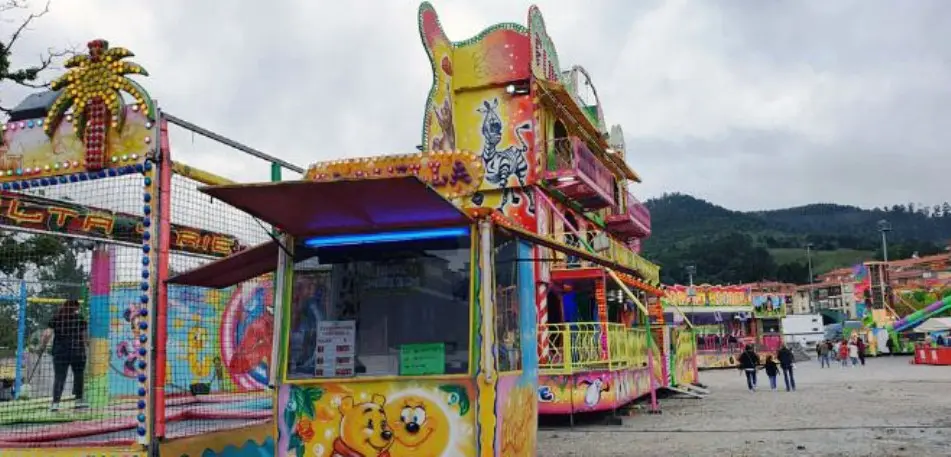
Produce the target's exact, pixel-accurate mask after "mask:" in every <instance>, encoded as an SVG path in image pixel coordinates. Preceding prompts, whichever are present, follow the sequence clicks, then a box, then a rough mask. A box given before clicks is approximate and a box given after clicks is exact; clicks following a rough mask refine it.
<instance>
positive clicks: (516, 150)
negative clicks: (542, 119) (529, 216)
mask: <svg viewBox="0 0 951 457" xmlns="http://www.w3.org/2000/svg"><path fill="white" fill-rule="evenodd" d="M498 108H499V99H498V98H496V99H493V100H492V102H491V103H489V101H487V100H485V101H483V102H482V106H480V107H479V108H476V110H477V111H478V112H479V113H481V114H482V162H483V165H484V166H485V179H486V181H488V182H489V183H491V184H494V185H496V186H499V187H500V188H502V202H501V203H500V204H499V207H498V209H499V210H503V209H505V205H507V204H508V203H509V199H511V202H512V204H515V205H518V204H519V202H520V201H521V198H522V197H520V196H519V195H518V194H517V193H516V191H515V190H514V189H512V188H511V187H509V182H510V180H511V179H512V177H515V179H516V180H517V181H518V185H519V186H521V187H524V186H525V182H526V180H527V179H528V159H527V158H526V154H527V153H528V143H527V142H526V141H525V133H526V132H531V131H532V124H531V122H524V123H522V124H520V125H518V126H516V127H515V137H516V138H517V139H518V145H517V146H516V145H513V146H509V147H507V148H505V149H501V150H500V149H499V143H501V142H502V128H503V123H502V118H501V117H499V113H498ZM523 195H524V196H525V197H527V198H528V212H529V213H534V212H535V197H534V195H532V193H531V192H530V191H525V192H523ZM483 199H484V196H483V195H482V193H481V192H479V193H476V194H475V195H474V196H473V197H472V201H473V203H475V204H477V205H481V204H482V200H483Z"/></svg>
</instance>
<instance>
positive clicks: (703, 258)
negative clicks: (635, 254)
mask: <svg viewBox="0 0 951 457" xmlns="http://www.w3.org/2000/svg"><path fill="white" fill-rule="evenodd" d="M646 205H647V207H648V209H650V212H651V219H652V226H653V235H652V237H651V238H650V239H648V240H647V241H646V242H645V243H644V255H645V256H646V257H647V258H649V259H651V260H653V261H655V262H657V263H659V264H660V265H661V267H662V268H663V269H662V276H663V280H664V281H665V282H681V283H683V282H686V281H687V274H686V268H685V267H686V266H687V265H693V266H695V267H696V269H697V274H696V276H695V278H694V281H695V282H711V283H739V282H752V281H761V280H779V281H786V282H795V283H805V282H807V281H808V277H809V274H808V267H807V261H806V250H805V246H806V245H807V244H811V245H812V252H813V253H812V255H813V257H812V260H813V272H814V274H821V273H824V272H827V271H829V270H832V269H835V268H840V267H846V266H851V265H854V264H856V263H859V262H862V261H865V260H871V259H875V258H881V252H880V251H881V234H880V232H879V231H878V226H877V222H878V221H879V220H882V219H885V220H887V221H888V222H889V223H890V224H891V227H892V231H891V232H889V234H888V237H889V246H888V251H889V258H893V259H894V258H906V257H910V256H911V255H912V254H913V253H914V252H918V253H919V254H920V255H927V254H933V253H936V252H941V251H942V250H944V249H945V247H946V246H947V245H948V239H951V205H948V204H947V203H945V204H943V205H935V206H932V207H926V208H915V207H914V205H893V206H892V207H888V208H885V207H883V208H876V209H870V210H869V209H862V208H857V207H854V206H844V205H835V204H814V205H806V206H801V207H796V208H788V209H778V210H769V211H755V212H742V211H733V210H730V209H727V208H723V207H721V206H717V205H714V204H712V203H710V202H707V201H705V200H701V199H698V198H695V197H692V196H689V195H684V194H667V195H664V196H663V197H661V198H656V199H651V200H648V201H647V202H646Z"/></svg>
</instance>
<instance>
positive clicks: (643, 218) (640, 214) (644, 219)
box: [609, 191, 651, 233]
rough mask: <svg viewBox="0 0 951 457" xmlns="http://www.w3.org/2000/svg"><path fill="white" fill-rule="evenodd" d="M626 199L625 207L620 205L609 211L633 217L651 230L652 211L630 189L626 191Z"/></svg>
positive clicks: (616, 214) (617, 214) (648, 230)
mask: <svg viewBox="0 0 951 457" xmlns="http://www.w3.org/2000/svg"><path fill="white" fill-rule="evenodd" d="M626 194H627V195H626V196H625V197H626V199H625V205H624V208H623V209H621V208H620V205H618V206H615V207H614V208H613V209H612V210H611V212H610V213H609V214H610V215H612V216H623V215H628V216H630V217H631V218H633V219H634V220H635V221H637V223H639V224H641V225H642V226H643V227H644V228H645V229H646V230H647V232H648V233H650V231H651V213H650V211H649V210H648V209H647V206H645V205H644V204H643V203H641V201H640V200H638V199H637V197H635V196H634V194H632V193H631V192H630V191H628V192H626Z"/></svg>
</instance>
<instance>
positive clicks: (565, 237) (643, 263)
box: [552, 231, 660, 284]
mask: <svg viewBox="0 0 951 457" xmlns="http://www.w3.org/2000/svg"><path fill="white" fill-rule="evenodd" d="M578 234H580V235H581V236H582V237H584V238H585V239H584V243H582V242H581V241H579V240H578V239H577V238H578V236H577V235H575V233H573V232H563V231H556V232H555V233H554V234H553V235H552V236H553V237H554V238H555V239H556V240H558V241H560V242H562V243H565V244H567V245H569V246H575V247H578V248H581V249H584V245H585V243H587V244H588V245H589V246H592V247H593V248H594V250H593V251H592V252H593V253H594V254H597V255H599V256H601V257H604V258H606V259H608V260H610V261H612V262H615V263H617V264H618V265H623V266H625V267H628V268H630V269H632V270H634V271H636V272H638V274H640V275H641V277H643V278H644V279H645V280H647V281H648V282H653V283H655V284H656V283H658V282H659V281H660V267H659V266H657V265H655V264H653V263H651V262H650V261H648V260H646V259H644V258H643V257H641V256H640V255H639V254H637V253H636V252H634V251H632V250H631V247H630V246H628V245H626V244H624V243H622V242H620V241H617V240H615V239H614V238H611V237H610V236H607V234H606V233H605V232H603V231H582V232H578ZM554 256H555V259H554V260H553V262H552V268H555V269H563V270H564V269H571V268H597V267H601V266H603V265H598V264H597V263H595V262H591V261H587V260H583V259H580V258H578V257H574V256H571V255H567V254H564V253H561V252H555V253H554Z"/></svg>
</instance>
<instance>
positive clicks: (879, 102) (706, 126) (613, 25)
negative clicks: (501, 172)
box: [4, 0, 951, 209]
mask: <svg viewBox="0 0 951 457" xmlns="http://www.w3.org/2000/svg"><path fill="white" fill-rule="evenodd" d="M539 3H540V6H541V9H542V12H543V13H544V14H545V15H546V21H547V23H548V29H549V33H550V34H551V35H552V37H553V39H554V41H555V44H556V45H557V46H558V50H559V54H560V57H561V62H562V64H563V65H566V66H567V65H570V64H575V63H577V64H581V65H583V66H585V67H586V68H587V69H588V70H589V71H590V72H591V74H592V77H593V79H594V83H595V84H596V86H597V87H598V91H599V93H600V95H601V97H602V100H603V102H604V110H605V114H606V116H607V118H608V122H609V123H611V124H614V123H619V124H622V125H623V126H624V129H625V132H626V133H627V135H628V138H627V140H628V144H629V149H630V151H629V154H628V156H629V160H630V162H631V164H632V165H633V166H634V167H635V169H637V170H638V171H639V172H641V174H642V175H643V176H644V178H645V183H644V184H643V185H640V186H638V187H636V188H635V192H636V193H637V194H638V195H639V196H642V197H644V198H647V197H650V196H656V195H658V194H660V193H662V192H666V191H683V192H688V193H691V194H694V195H697V196H700V197H703V198H706V199H709V200H712V201H714V202H717V203H720V204H723V205H725V206H728V207H732V208H737V209H754V208H757V209H758V208H770V207H778V206H789V205H796V204H804V203H809V202H814V201H835V202H841V203H849V204H858V205H862V206H877V205H882V204H886V203H891V202H903V201H916V202H917V201H922V202H926V203H930V202H934V201H938V200H944V199H946V198H947V197H946V195H947V191H946V190H945V189H944V184H945V182H946V181H947V176H949V175H951V159H947V158H946V157H947V156H948V154H947V151H946V150H945V145H946V144H948V143H949V140H951V130H949V129H948V127H947V125H948V123H949V121H951V116H949V114H951V84H949V83H948V81H951V64H949V60H948V59H949V56H951V41H949V40H948V39H947V34H948V32H947V30H951V3H948V2H944V1H941V0H920V1H914V2H901V3H897V2H893V1H885V0H871V1H858V0H852V1H837V2H825V1H821V0H809V1H783V2H779V1H774V2H730V1H717V2H695V1H689V2H688V1H686V0H671V1H666V2H664V1H649V2H627V1H623V0H617V1H609V0H603V1H595V2H587V3H584V5H586V6H582V3H581V2H573V1H567V0H562V1H541V2H539ZM261 5H262V4H261V3H260V2H250V1H244V0H242V1H233V2H229V3H227V4H224V3H213V2H186V1H184V0H169V1H166V2H159V3H156V2H150V3H148V4H141V3H134V2H126V3H116V2H112V1H106V0H86V1H83V2H69V1H65V0H61V1H54V3H53V13H52V14H50V15H49V16H47V17H45V18H43V20H42V21H41V22H38V23H37V24H36V27H34V31H32V32H31V33H30V34H29V35H28V36H26V37H25V38H24V40H23V42H22V43H21V44H22V47H21V48H19V51H20V53H21V54H19V58H20V59H24V58H28V57H29V56H32V55H35V54H36V53H38V52H40V51H41V50H43V49H45V48H46V47H48V46H51V45H58V44H62V43H68V42H69V43H85V41H87V40H88V39H91V38H94V37H103V38H106V39H109V40H110V41H111V42H112V43H113V44H114V45H120V46H124V47H128V48H130V49H132V50H133V51H135V52H136V53H137V57H136V61H137V62H139V63H140V64H142V65H144V66H145V67H146V68H148V69H149V71H150V72H151V74H152V76H151V77H150V78H148V81H146V82H145V86H146V87H147V88H149V90H150V91H151V93H152V95H153V96H154V97H155V98H156V99H158V100H159V101H160V103H161V105H162V107H163V108H164V109H166V110H168V111H169V112H172V113H175V114H176V115H178V116H180V117H183V118H186V119H188V120H191V121H193V122H195V123H198V124H200V125H202V126H204V127H207V128H210V129H212V130H215V131H218V132H220V133H223V134H226V135H229V136H232V137H234V138H235V139H237V140H239V141H243V142H246V143H248V144H250V145H252V146H254V147H257V148H259V149H262V150H264V151H267V152H269V153H271V154H274V155H277V156H280V157H282V158H285V159H288V160H290V161H293V162H296V163H299V164H301V165H306V164H308V163H310V162H313V161H317V160H324V159H328V158H334V157H345V156H361V155H373V154H381V153H399V152H411V151H413V150H414V149H413V147H414V146H415V145H416V144H418V142H419V132H420V128H421V121H422V106H423V102H424V99H425V96H426V93H427V90H428V88H429V84H430V74H429V63H428V61H427V59H426V55H425V53H424V51H423V48H422V45H421V44H420V43H419V37H418V33H417V28H416V8H417V6H418V4H417V3H416V2H414V1H402V0H401V1H392V2H390V1H387V2H370V1H368V0H365V1H355V2H328V1H316V2H315V1H303V0H301V1H285V2H273V3H272V4H269V5H268V6H267V7H266V8H264V7H262V6H261ZM435 6H436V10H437V12H438V13H439V14H440V18H441V20H442V22H443V25H444V27H445V29H446V31H447V33H448V34H449V36H450V38H452V39H459V40H461V39H465V38H468V37H469V36H471V35H473V34H475V33H477V32H478V31H479V30H481V29H482V28H484V27H486V26H489V25H491V24H494V23H497V22H507V21H511V22H520V23H524V22H525V19H526V15H527V10H528V6H529V3H528V2H521V1H519V2H510V1H504V0H491V1H484V2H479V3H472V2H463V1H461V0H460V1H436V2H435ZM4 92H5V93H4V97H8V95H7V93H9V92H10V90H9V89H8V88H5V90H4ZM172 139H173V144H172V146H173V150H174V153H175V154H176V157H177V158H178V159H179V160H182V161H184V162H187V163H190V164H193V165H196V166H200V167H203V168H208V169H210V170H213V171H216V172H219V173H221V174H224V175H227V176H230V177H233V178H237V179H245V180H247V179H255V180H262V179H266V178H267V176H268V174H267V170H266V167H265V166H264V165H263V164H261V163H260V162H258V161H255V160H254V159H250V158H245V157H241V156H240V155H238V154H237V153H232V152H229V151H227V150H226V149H225V148H222V147H218V146H216V145H214V144H213V143H211V142H209V141H207V140H203V139H200V138H199V139H193V138H192V137H191V136H190V135H188V134H185V133H183V132H181V131H175V130H173V137H172Z"/></svg>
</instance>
